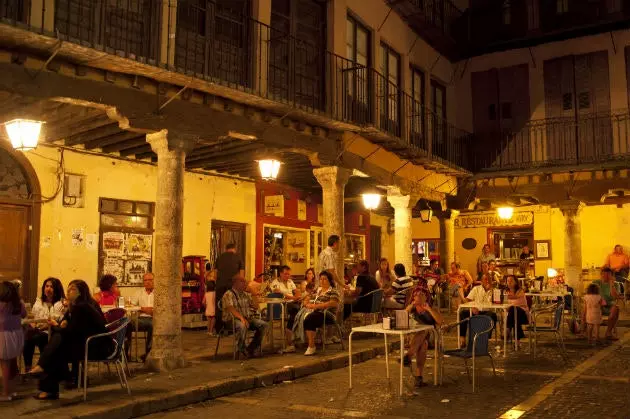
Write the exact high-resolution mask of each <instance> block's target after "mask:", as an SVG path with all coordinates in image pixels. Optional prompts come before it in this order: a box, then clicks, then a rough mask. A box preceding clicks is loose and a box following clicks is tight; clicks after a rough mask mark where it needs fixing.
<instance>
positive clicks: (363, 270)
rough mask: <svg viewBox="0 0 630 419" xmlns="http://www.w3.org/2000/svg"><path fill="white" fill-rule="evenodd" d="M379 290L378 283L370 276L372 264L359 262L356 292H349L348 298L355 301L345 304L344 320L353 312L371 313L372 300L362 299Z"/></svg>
mask: <svg viewBox="0 0 630 419" xmlns="http://www.w3.org/2000/svg"><path fill="white" fill-rule="evenodd" d="M377 289H379V286H378V282H376V279H375V278H374V277H373V276H372V275H370V264H369V263H368V261H367V260H361V261H359V265H358V276H357V284H356V287H355V288H354V290H348V291H347V292H346V296H347V297H350V298H351V299H353V302H352V304H345V305H344V307H343V319H344V320H345V319H347V318H348V317H349V316H350V313H351V312H355V313H369V312H370V309H371V308H372V301H371V299H370V298H361V299H359V297H362V296H364V295H366V294H368V293H370V292H372V291H375V290H377Z"/></svg>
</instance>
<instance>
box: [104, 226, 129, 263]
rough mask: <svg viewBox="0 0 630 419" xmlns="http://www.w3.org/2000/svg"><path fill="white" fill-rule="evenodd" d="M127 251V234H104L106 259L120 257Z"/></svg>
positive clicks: (114, 232) (111, 232) (113, 232)
mask: <svg viewBox="0 0 630 419" xmlns="http://www.w3.org/2000/svg"><path fill="white" fill-rule="evenodd" d="M124 251H125V233H121V232H119V231H110V232H107V233H103V253H105V256H106V257H120V256H122V255H123V253H124Z"/></svg>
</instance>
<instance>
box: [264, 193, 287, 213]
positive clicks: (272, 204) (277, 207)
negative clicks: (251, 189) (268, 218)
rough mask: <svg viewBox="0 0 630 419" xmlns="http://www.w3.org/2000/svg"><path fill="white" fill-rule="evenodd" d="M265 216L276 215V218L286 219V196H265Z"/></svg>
mask: <svg viewBox="0 0 630 419" xmlns="http://www.w3.org/2000/svg"><path fill="white" fill-rule="evenodd" d="M265 214H266V215H274V216H276V217H284V196H283V195H270V196H265Z"/></svg>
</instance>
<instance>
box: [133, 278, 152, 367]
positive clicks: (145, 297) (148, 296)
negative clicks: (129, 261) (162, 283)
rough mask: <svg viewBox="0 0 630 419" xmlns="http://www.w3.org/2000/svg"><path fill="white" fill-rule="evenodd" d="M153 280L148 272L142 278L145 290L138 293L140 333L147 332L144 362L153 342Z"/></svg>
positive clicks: (142, 357)
mask: <svg viewBox="0 0 630 419" xmlns="http://www.w3.org/2000/svg"><path fill="white" fill-rule="evenodd" d="M153 280H154V276H153V274H152V273H151V272H147V273H145V274H144V276H143V277H142V282H143V284H144V289H142V290H140V291H139V292H138V295H137V298H138V305H139V306H140V315H139V316H138V331H141V332H147V339H146V342H145V352H144V355H142V356H141V357H140V359H141V360H142V362H144V361H145V360H146V359H147V356H148V355H149V352H151V343H152V342H153Z"/></svg>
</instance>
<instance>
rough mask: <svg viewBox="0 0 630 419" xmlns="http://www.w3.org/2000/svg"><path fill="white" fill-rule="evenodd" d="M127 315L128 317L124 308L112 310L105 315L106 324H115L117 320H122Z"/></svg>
mask: <svg viewBox="0 0 630 419" xmlns="http://www.w3.org/2000/svg"><path fill="white" fill-rule="evenodd" d="M126 315H127V312H126V311H125V309H124V308H112V309H111V310H109V311H106V312H105V313H103V316H105V322H106V323H108V324H111V323H114V322H116V321H117V320H120V319H122V318H123V317H125V316H126ZM107 330H112V329H109V328H108V329H107Z"/></svg>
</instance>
